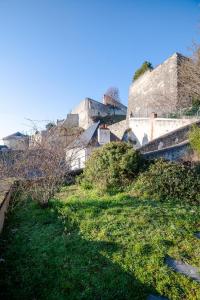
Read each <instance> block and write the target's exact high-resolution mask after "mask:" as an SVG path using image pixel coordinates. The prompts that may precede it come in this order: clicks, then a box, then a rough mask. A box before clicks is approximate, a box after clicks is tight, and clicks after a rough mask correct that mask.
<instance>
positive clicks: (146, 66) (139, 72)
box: [133, 61, 153, 81]
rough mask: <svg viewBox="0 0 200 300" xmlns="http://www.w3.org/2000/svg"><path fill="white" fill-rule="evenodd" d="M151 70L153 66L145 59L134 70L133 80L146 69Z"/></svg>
mask: <svg viewBox="0 0 200 300" xmlns="http://www.w3.org/2000/svg"><path fill="white" fill-rule="evenodd" d="M148 70H150V71H152V70H153V66H152V64H151V63H150V62H149V61H145V62H144V63H143V64H142V66H141V67H140V68H139V69H138V70H137V71H136V72H135V74H134V76H133V81H135V80H137V79H138V78H139V77H140V76H141V75H143V74H144V73H145V72H146V71H148Z"/></svg>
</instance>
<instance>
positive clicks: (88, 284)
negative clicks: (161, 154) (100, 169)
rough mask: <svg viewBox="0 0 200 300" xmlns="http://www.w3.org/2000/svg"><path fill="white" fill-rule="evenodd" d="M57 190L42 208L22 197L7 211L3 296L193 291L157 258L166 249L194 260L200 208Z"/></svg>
mask: <svg viewBox="0 0 200 300" xmlns="http://www.w3.org/2000/svg"><path fill="white" fill-rule="evenodd" d="M57 198H58V199H54V200H52V201H51V203H50V207H49V208H48V209H41V208H39V206H38V205H37V204H36V203H33V202H31V201H26V202H22V201H21V203H20V204H18V206H17V207H16V208H15V210H14V211H13V212H12V213H11V214H10V216H9V219H8V222H7V226H6V228H5V230H4V233H3V236H2V238H1V242H0V243H1V248H2V249H1V250H2V257H3V258H4V259H5V262H4V263H1V264H0V268H1V269H0V270H1V274H0V293H2V295H1V297H2V299H50V300H51V299H146V296H147V295H148V294H149V293H150V292H151V293H160V294H162V295H166V296H168V297H169V299H181V300H183V299H192V300H195V299H200V284H198V283H196V282H194V281H192V280H190V279H188V278H186V277H185V276H183V275H180V274H175V273H174V272H173V271H171V270H170V269H169V268H168V267H166V266H165V264H164V257H165V255H166V254H169V255H171V256H173V257H174V258H177V259H181V260H183V261H185V262H188V263H190V264H192V265H194V266H197V267H199V268H200V260H199V257H200V241H199V240H197V239H196V238H195V237H194V235H193V233H194V232H195V231H196V230H200V223H199V220H200V208H197V207H194V206H193V207H190V206H188V205H180V204H175V203H173V202H171V203H170V202H169V203H165V204H161V203H158V202H154V201H140V200H137V199H134V198H133V197H131V196H130V195H128V194H117V195H116V196H103V197H98V196H97V195H95V194H94V193H93V194H92V193H89V192H87V193H86V192H83V191H79V190H76V187H71V188H68V189H65V190H63V192H61V193H60V194H58V197H57ZM198 226H199V227H198ZM1 297H0V298H1Z"/></svg>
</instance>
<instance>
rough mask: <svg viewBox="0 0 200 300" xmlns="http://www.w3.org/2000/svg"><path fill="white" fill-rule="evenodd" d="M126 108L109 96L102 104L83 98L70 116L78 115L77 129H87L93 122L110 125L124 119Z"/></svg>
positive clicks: (105, 97)
mask: <svg viewBox="0 0 200 300" xmlns="http://www.w3.org/2000/svg"><path fill="white" fill-rule="evenodd" d="M126 113H127V107H126V106H125V105H123V104H122V103H119V102H117V101H115V100H114V99H112V98H111V97H110V96H106V95H105V96H104V97H103V103H101V102H98V101H95V100H93V99H90V98H85V99H84V100H83V101H81V102H80V103H79V105H78V106H77V107H75V108H74V109H73V110H72V114H78V116H79V127H82V128H84V129H87V128H88V127H89V126H90V125H92V124H93V123H94V122H98V121H101V122H102V123H107V124H112V123H115V122H119V121H121V120H124V119H126Z"/></svg>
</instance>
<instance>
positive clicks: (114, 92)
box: [105, 87, 121, 102]
mask: <svg viewBox="0 0 200 300" xmlns="http://www.w3.org/2000/svg"><path fill="white" fill-rule="evenodd" d="M105 95H106V96H109V97H111V98H112V99H113V100H115V101H117V102H121V100H120V96H119V89H118V88H117V87H109V88H108V89H107V91H106V92H105Z"/></svg>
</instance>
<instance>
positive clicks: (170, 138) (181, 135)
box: [140, 120, 200, 153]
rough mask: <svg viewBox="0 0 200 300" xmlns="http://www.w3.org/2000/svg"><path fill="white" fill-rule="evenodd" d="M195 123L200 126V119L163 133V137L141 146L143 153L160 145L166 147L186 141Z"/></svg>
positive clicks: (156, 148)
mask: <svg viewBox="0 0 200 300" xmlns="http://www.w3.org/2000/svg"><path fill="white" fill-rule="evenodd" d="M194 124H196V125H197V126H199V127H200V120H198V121H196V122H193V123H192V124H189V125H186V126H183V127H181V128H178V129H177V130H173V131H171V132H169V133H167V134H165V135H162V136H161V137H158V138H157V139H154V140H152V141H151V142H149V143H148V144H146V145H144V146H142V147H141V148H140V151H141V152H142V153H146V152H151V151H155V150H159V147H160V146H161V145H162V148H163V149H164V148H168V147H171V146H175V145H178V144H180V143H182V142H185V141H187V140H188V134H189V131H190V129H191V128H192V126H193V125H194Z"/></svg>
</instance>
